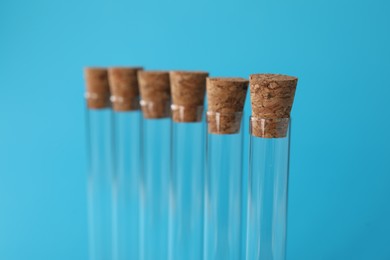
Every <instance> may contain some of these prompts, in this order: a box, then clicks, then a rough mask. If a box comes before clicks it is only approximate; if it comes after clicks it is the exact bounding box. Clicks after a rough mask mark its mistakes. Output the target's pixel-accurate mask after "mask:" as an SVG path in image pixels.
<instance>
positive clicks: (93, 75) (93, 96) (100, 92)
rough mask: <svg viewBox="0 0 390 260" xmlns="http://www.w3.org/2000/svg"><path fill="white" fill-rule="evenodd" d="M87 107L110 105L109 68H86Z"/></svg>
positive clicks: (100, 107)
mask: <svg viewBox="0 0 390 260" xmlns="http://www.w3.org/2000/svg"><path fill="white" fill-rule="evenodd" d="M84 77H85V84H86V95H85V98H86V99H87V107H88V108H90V109H102V108H107V107H110V88H109V84H108V75H107V69H105V68H85V69H84Z"/></svg>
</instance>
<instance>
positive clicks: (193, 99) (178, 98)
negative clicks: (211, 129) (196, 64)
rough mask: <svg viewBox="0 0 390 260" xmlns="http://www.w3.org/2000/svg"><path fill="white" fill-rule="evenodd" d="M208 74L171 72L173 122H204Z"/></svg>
mask: <svg viewBox="0 0 390 260" xmlns="http://www.w3.org/2000/svg"><path fill="white" fill-rule="evenodd" d="M208 75H209V74H208V73H207V72H200V71H199V72H198V71H171V72H170V73H169V76H170V82H171V95H172V120H173V121H175V122H178V123H183V122H198V121H201V120H202V113H203V105H204V96H205V92H206V78H207V77H208Z"/></svg>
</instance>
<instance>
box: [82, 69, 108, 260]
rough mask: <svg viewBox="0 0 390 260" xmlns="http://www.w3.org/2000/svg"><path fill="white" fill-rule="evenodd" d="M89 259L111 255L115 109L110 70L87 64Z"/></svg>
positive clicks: (103, 258) (98, 258)
mask: <svg viewBox="0 0 390 260" xmlns="http://www.w3.org/2000/svg"><path fill="white" fill-rule="evenodd" d="M85 79H86V85H87V93H86V99H87V118H86V119H87V120H86V121H87V146H88V147H87V150H88V226H89V259H90V260H107V259H112V174H113V167H112V166H113V165H112V139H111V138H112V129H111V120H112V113H111V109H110V107H109V87H108V80H107V70H106V69H103V68H87V69H86V70H85Z"/></svg>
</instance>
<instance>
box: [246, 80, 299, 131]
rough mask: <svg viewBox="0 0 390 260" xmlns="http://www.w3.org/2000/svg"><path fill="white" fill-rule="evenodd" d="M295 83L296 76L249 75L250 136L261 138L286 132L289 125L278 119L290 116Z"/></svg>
mask: <svg viewBox="0 0 390 260" xmlns="http://www.w3.org/2000/svg"><path fill="white" fill-rule="evenodd" d="M297 82H298V78H296V77H293V76H287V75H280V74H253V75H251V76H250V97H251V103H252V121H251V133H252V135H254V136H257V137H263V138H282V137H285V136H286V135H287V130H288V125H289V124H288V122H287V123H286V120H280V119H283V118H290V112H291V108H292V105H293V101H294V96H295V90H296V87H297ZM253 118H254V119H255V120H253ZM260 122H261V123H260Z"/></svg>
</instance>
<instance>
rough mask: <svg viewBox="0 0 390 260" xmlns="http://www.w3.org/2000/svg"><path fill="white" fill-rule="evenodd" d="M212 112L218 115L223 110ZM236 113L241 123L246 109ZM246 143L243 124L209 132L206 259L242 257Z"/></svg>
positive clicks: (233, 259) (216, 259)
mask: <svg viewBox="0 0 390 260" xmlns="http://www.w3.org/2000/svg"><path fill="white" fill-rule="evenodd" d="M209 116H215V117H217V118H218V117H219V116H223V114H221V113H213V114H210V113H208V117H209ZM229 117H232V115H229ZM234 117H235V119H236V121H237V123H238V124H241V117H242V113H241V112H237V113H235V115H234ZM214 121H215V122H219V120H218V119H216V120H214ZM217 127H218V126H217ZM242 143H243V135H242V126H241V127H240V130H239V131H238V132H236V133H231V134H211V133H208V134H207V162H206V164H207V170H206V178H205V185H206V190H205V220H204V221H205V226H204V227H205V228H204V232H205V234H204V259H205V260H236V259H237V260H238V259H241V253H242V251H241V250H242V246H241V233H242V227H241V222H242V220H241V212H242V203H241V198H242V197H241V196H242V157H243V156H242Z"/></svg>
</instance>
